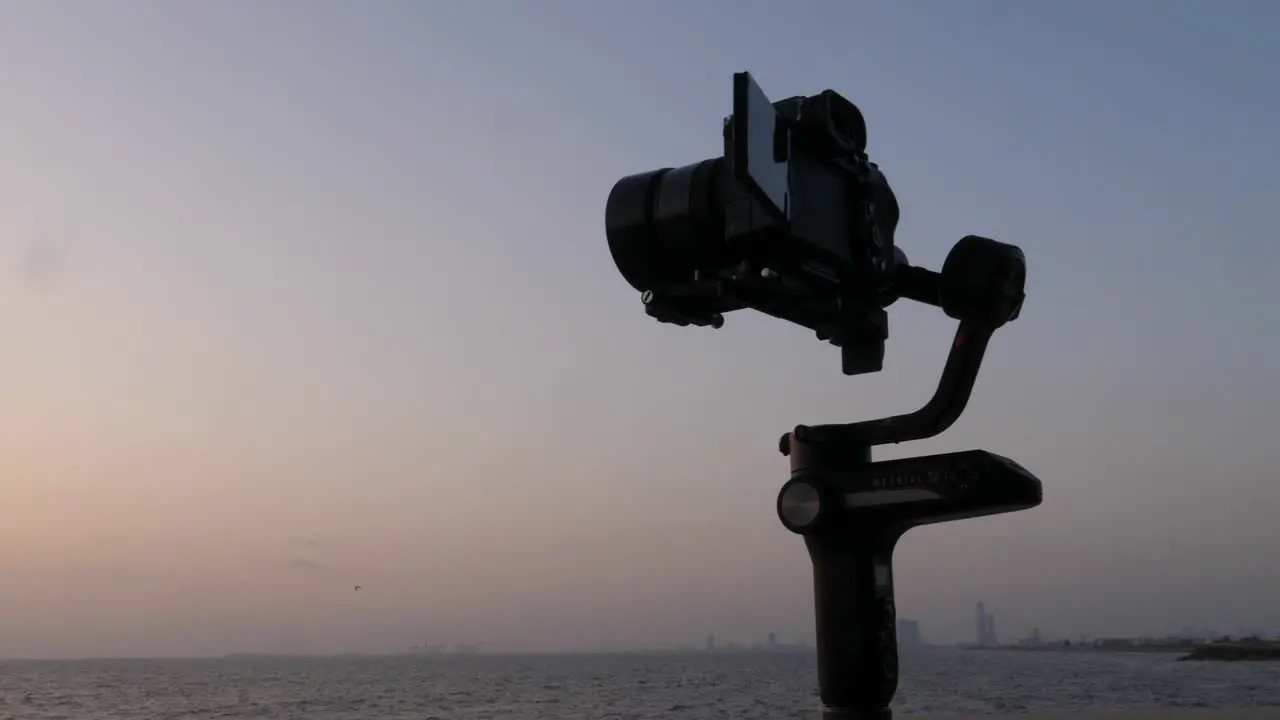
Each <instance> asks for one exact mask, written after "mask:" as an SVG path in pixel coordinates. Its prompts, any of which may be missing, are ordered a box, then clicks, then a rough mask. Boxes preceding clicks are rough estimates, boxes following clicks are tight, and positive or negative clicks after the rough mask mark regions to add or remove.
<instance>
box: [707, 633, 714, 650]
mask: <svg viewBox="0 0 1280 720" xmlns="http://www.w3.org/2000/svg"><path fill="white" fill-rule="evenodd" d="M715 649H716V634H715V633H707V652H711V651H712V650H715Z"/></svg>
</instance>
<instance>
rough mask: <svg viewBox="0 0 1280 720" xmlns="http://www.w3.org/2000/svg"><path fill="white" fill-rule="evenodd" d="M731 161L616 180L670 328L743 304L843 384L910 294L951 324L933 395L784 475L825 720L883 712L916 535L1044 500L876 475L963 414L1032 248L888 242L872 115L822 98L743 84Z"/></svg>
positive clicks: (622, 253) (913, 471)
mask: <svg viewBox="0 0 1280 720" xmlns="http://www.w3.org/2000/svg"><path fill="white" fill-rule="evenodd" d="M723 141H724V155H723V156H722V157H717V158H711V159H708V160H703V161H701V162H697V163H693V164H690V165H686V166H684V167H681V168H675V169H670V168H666V169H660V170H653V171H649V172H645V173H640V174H636V175H631V176H628V177H625V178H623V179H621V180H619V181H618V182H617V183H616V184H615V185H614V188H613V190H612V192H610V194H609V200H608V203H607V206H606V209H605V226H606V233H607V236H608V240H609V249H610V252H611V253H612V254H613V258H614V261H615V263H616V264H617V266H618V270H619V271H620V272H621V273H622V276H623V277H624V278H625V279H626V280H627V282H628V283H630V284H631V285H632V287H634V288H635V289H637V290H639V291H640V292H641V299H642V302H643V305H644V308H645V312H646V314H648V315H649V316H650V317H653V318H655V319H657V320H659V321H660V322H665V323H671V324H675V325H681V326H688V325H693V326H703V327H707V326H709V327H713V328H718V327H720V326H721V325H723V323H724V315H725V314H726V313H728V312H732V311H734V310H741V309H747V308H751V309H754V310H757V311H760V312H763V313H766V314H768V315H771V316H774V317H778V318H781V319H784V320H787V321H789V322H793V323H796V324H799V325H802V326H804V327H807V328H810V329H812V330H813V331H814V332H815V333H816V335H817V336H818V337H819V338H820V339H822V340H825V341H828V342H830V343H831V344H833V345H836V346H838V347H840V349H841V357H842V370H843V372H844V373H845V374H846V375H856V374H863V373H870V372H876V371H879V370H881V369H882V367H883V362H884V343H885V340H886V339H887V338H888V336H889V326H888V316H887V312H886V309H887V308H888V307H889V306H890V305H892V304H893V303H894V302H896V301H897V300H898V299H901V298H906V299H909V300H914V301H917V302H922V303H925V304H927V305H933V306H935V307H939V308H941V309H942V310H943V312H945V313H946V314H947V315H948V316H949V317H951V318H954V319H956V320H958V321H959V328H958V329H957V331H956V334H955V336H954V338H953V341H952V343H951V350H950V354H949V355H948V357H947V362H946V365H945V367H944V369H943V372H942V379H941V381H940V382H939V384H938V388H937V390H936V392H935V393H934V395H933V397H932V398H931V399H930V400H929V402H928V403H926V404H925V406H924V407H922V408H920V409H919V410H917V411H915V412H912V413H908V414H905V415H897V416H894V417H888V418H882V419H878V420H868V421H863V422H857V423H850V424H838V425H814V426H805V425H800V426H797V427H795V428H794V429H793V430H792V431H791V432H789V433H787V434H786V435H784V436H783V437H782V439H781V441H780V443H779V447H780V449H781V451H782V453H783V454H784V455H787V456H788V457H789V458H790V462H791V478H790V480H788V481H787V482H786V483H785V484H784V485H783V487H782V490H781V491H780V492H779V494H778V501H777V510H778V517H779V519H780V520H781V522H782V524H783V526H784V527H786V528H787V529H788V530H790V531H792V532H794V533H796V534H798V535H801V536H802V537H803V538H804V541H805V546H806V548H807V549H808V552H809V556H810V558H811V560H812V562H813V569H814V605H815V611H816V620H817V630H818V633H817V638H818V686H819V694H820V696H821V698H822V703H823V714H824V717H826V718H828V720H853V719H854V718H858V719H863V718H888V717H890V716H891V712H890V710H889V704H890V702H891V701H892V699H893V695H894V693H895V692H896V689H897V682H898V655H897V638H896V608H895V606H894V593H893V567H892V565H893V563H892V560H893V550H894V547H895V546H896V544H897V541H898V539H899V538H900V537H901V536H902V534H903V533H905V532H906V531H907V530H909V529H911V528H912V527H915V526H917V525H925V524H931V523H940V522H949V521H953V520H959V519H963V518H969V517H980V516H984V515H993V514H998V513H1006V512H1013V511H1017V510H1024V509H1027V508H1031V507H1035V506H1037V505H1039V504H1040V502H1041V499H1042V489H1041V483H1040V481H1039V480H1038V479H1037V478H1036V477H1035V476H1034V475H1032V474H1031V473H1030V472H1028V471H1027V470H1026V469H1024V468H1023V467H1022V466H1020V465H1018V464H1017V463H1016V462H1014V461H1012V460H1009V459H1008V458H1004V457H1001V456H999V455H995V454H993V453H989V452H986V451H983V450H971V451H967V452H959V453H949V454H944V455H932V456H927V457H916V458H909V459H903V460H892V461H886V462H872V461H871V448H872V447H873V446H875V445H884V444H888V443H900V442H907V441H910V440H919V439H923V438H928V437H932V436H935V435H937V434H939V433H941V432H942V431H944V430H946V429H947V428H948V427H950V426H951V424H952V423H954V422H955V421H956V419H957V418H958V417H959V416H960V413H961V412H962V411H963V410H964V407H965V405H966V403H967V402H968V399H969V395H970V393H971V391H972V390H973V385H974V382H975V380H976V379H977V374H978V369H979V367H980V365H981V363H982V358H983V355H984V353H985V352H986V348H987V344H988V342H989V341H990V339H991V336H992V334H993V333H994V332H995V331H996V330H997V329H999V328H1000V327H1002V326H1004V325H1005V324H1006V323H1008V322H1010V321H1012V320H1014V319H1016V318H1017V317H1018V315H1019V313H1020V311H1021V308H1022V302H1023V298H1024V287H1025V283H1026V259H1025V257H1024V256H1023V253H1022V251H1021V250H1020V249H1019V248H1018V247H1016V246H1014V245H1009V244H1006V243H1001V242H997V241H995V240H990V239H987V238H983V237H978V236H976V235H969V236H967V237H964V238H962V239H961V240H960V241H959V242H957V243H956V245H955V246H954V247H953V248H952V250H951V252H950V253H949V254H948V255H947V259H946V261H945V262H944V263H943V267H942V270H941V271H940V272H934V271H931V270H928V269H925V268H921V267H917V266H913V265H911V264H910V263H908V261H907V258H906V255H905V254H904V253H903V252H902V250H901V249H900V248H898V247H897V246H896V245H895V242H894V234H895V231H896V229H897V224H898V219H899V212H900V210H899V206H898V202H897V199H896V197H895V196H894V194H893V190H892V189H891V188H890V186H889V183H888V180H887V179H886V178H885V176H884V174H883V173H882V172H881V171H880V170H879V168H878V167H877V166H876V164H875V163H873V162H871V161H870V160H869V158H868V156H867V154H866V144H867V128H866V123H865V120H864V118H863V116H862V113H861V111H860V110H859V109H858V108H857V106H855V105H854V104H853V103H851V102H849V101H848V100H846V99H845V98H843V97H841V96H840V95H838V94H837V93H835V92H834V91H831V90H827V91H824V92H822V93H820V94H818V95H815V96H811V97H792V98H788V99H786V100H781V101H779V102H776V103H773V102H770V101H769V100H768V98H767V97H766V96H765V95H764V93H763V92H762V91H761V90H760V88H759V87H758V86H757V85H756V84H755V82H754V81H753V80H752V78H751V76H750V75H749V74H747V73H738V74H736V75H735V76H734V93H733V114H732V115H731V116H730V117H728V118H726V119H725V121H724V129H723Z"/></svg>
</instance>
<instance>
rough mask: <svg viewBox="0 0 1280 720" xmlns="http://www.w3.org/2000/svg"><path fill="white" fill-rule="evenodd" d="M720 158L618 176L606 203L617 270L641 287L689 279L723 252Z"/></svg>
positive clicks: (648, 287) (656, 286) (721, 160)
mask: <svg viewBox="0 0 1280 720" xmlns="http://www.w3.org/2000/svg"><path fill="white" fill-rule="evenodd" d="M723 173H724V161H723V159H721V158H715V159H712V160H704V161H702V162H699V163H694V164H692V165H685V166H684V167H679V168H675V169H671V168H663V169H660V170H652V171H649V172H645V173H640V174H637V175H630V176H628V177H624V178H622V179H621V180H619V181H618V182H617V183H616V184H614V186H613V190H611V191H610V192H609V200H608V202H607V203H606V205H605V233H606V235H607V237H608V239H609V252H610V253H611V254H612V255H613V261H614V263H615V264H616V265H617V266H618V271H619V272H620V273H622V277H623V278H625V279H626V281H627V282H628V283H630V284H631V286H632V287H634V288H635V289H637V290H640V291H645V290H653V289H655V288H661V287H663V286H666V285H671V284H675V283H680V282H684V281H687V280H689V279H691V278H692V277H693V274H694V271H696V270H698V269H700V268H706V267H714V266H715V265H716V263H717V262H718V261H719V259H720V258H721V257H722V256H723V254H724V207H723V190H722V189H721V188H722V177H721V176H722V175H723Z"/></svg>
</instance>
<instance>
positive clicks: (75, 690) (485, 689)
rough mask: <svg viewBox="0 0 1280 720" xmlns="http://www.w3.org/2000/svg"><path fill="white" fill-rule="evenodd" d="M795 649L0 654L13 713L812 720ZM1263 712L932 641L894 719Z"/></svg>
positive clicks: (1161, 666)
mask: <svg viewBox="0 0 1280 720" xmlns="http://www.w3.org/2000/svg"><path fill="white" fill-rule="evenodd" d="M817 703H818V700H817V694H816V690H815V679H814V659H813V658H812V656H810V655H805V654H799V653H797V654H791V653H758V654H753V653H742V654H727V653H726V654H685V655H679V654H601V655H525V656H515V655H512V656H502V655H493V656H489V655H479V656H469V657H466V656H459V657H450V656H437V657H433V656H399V657H369V658H316V659H292V658H269V657H263V658H236V659H230V658H228V659H210V660H85V661H73V662H37V661H14V662H4V663H0V718H3V719H4V720H54V719H55V718H56V719H58V720H162V719H163V720H213V719H214V718H217V719H218V720H258V719H260V718H261V719H265V718H272V719H292V718H297V719H298V720H467V719H470V718H507V719H509V720H534V719H542V718H547V719H551V718H556V719H557V720H577V719H581V720H586V719H588V718H590V719H593V720H624V719H625V720H649V719H651V718H652V719H654V720H657V719H658V718H661V719H662V720H706V719H708V718H735V719H744V718H745V719H754V718H759V719H762V720H763V719H764V718H768V719H769V720H781V719H783V718H796V719H799V718H817V717H818V714H817V711H816V710H817ZM1258 706H1269V707H1275V708H1276V717H1280V663H1263V662H1259V663H1188V662H1177V661H1176V656H1174V655H1163V654H1111V653H1084V652H1079V653H1054V652H1010V651H965V650H922V651H918V652H911V653H907V654H904V656H903V658H902V681H901V683H900V685H899V689H898V695H897V701H896V703H895V705H894V707H895V710H896V712H895V715H903V716H906V715H915V714H923V713H945V714H951V713H972V714H975V715H981V714H995V713H1001V714H1003V713H1035V712H1043V711H1049V710H1086V709H1090V710H1096V709H1107V710H1113V709H1136V708H1145V709H1153V708H1172V707H1203V708H1238V707H1258Z"/></svg>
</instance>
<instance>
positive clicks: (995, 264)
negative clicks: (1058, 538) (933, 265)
mask: <svg viewBox="0 0 1280 720" xmlns="http://www.w3.org/2000/svg"><path fill="white" fill-rule="evenodd" d="M909 273H910V279H909V280H907V284H909V285H910V288H909V289H908V288H904V292H903V295H905V296H909V297H911V298H912V299H915V300H919V301H921V302H925V303H928V304H931V305H936V306H940V307H942V308H943V310H945V311H946V313H947V314H948V315H949V316H951V317H954V318H958V319H959V320H960V327H959V329H958V330H957V331H956V334H955V339H954V341H953V342H952V344H951V351H950V354H949V355H948V356H947V362H946V366H945V368H944V369H943V372H942V380H941V381H940V382H939V384H938V389H937V390H936V391H935V392H934V395H933V397H932V398H931V399H930V400H929V402H928V403H927V404H926V405H925V406H924V407H923V408H921V409H919V410H917V411H916V412H913V413H909V414H906V415H898V416H894V417H889V418H884V419H881V420H870V421H865V422H858V423H852V424H848V425H818V426H804V425H801V426H798V427H796V428H795V429H794V430H793V431H792V432H790V433H788V434H787V435H784V436H783V437H782V440H781V443H780V449H781V451H782V454H784V455H788V456H790V460H791V479H790V480H788V481H787V482H786V484H784V485H783V486H782V490H781V492H780V493H779V494H778V517H779V518H780V519H781V520H782V524H783V526H785V527H786V528H787V529H788V530H791V531H792V532H795V533H797V534H799V535H801V536H803V537H804V541H805V546H806V547H807V548H808V551H809V557H810V559H811V560H812V561H813V591H814V605H815V613H816V620H817V641H818V688H819V695H820V696H821V698H822V704H823V716H824V718H826V719H827V720H867V719H870V718H876V719H881V718H886V719H887V718H890V717H892V713H891V711H890V710H889V704H890V702H891V701H892V700H893V696H894V693H895V691H896V690H897V685H898V648H897V628H896V608H895V606H894V592H893V551H894V547H895V545H896V544H897V542H898V539H899V538H900V537H902V535H903V533H905V532H906V531H907V530H909V529H911V528H913V527H916V526H917V525H926V524H932V523H939V522H948V521H952V520H960V519H963V518H969V517H979V516H984V515H995V514H999V513H1006V512H1013V511H1017V510H1025V509H1027V508H1031V507H1035V506H1036V505H1039V504H1040V501H1041V497H1042V495H1041V485H1040V481H1039V480H1038V479H1037V478H1036V477H1035V476H1033V475H1032V474H1031V473H1029V472H1027V471H1026V470H1025V469H1024V468H1023V467H1022V466H1020V465H1018V464H1017V463H1015V462H1014V461H1012V460H1009V459H1008V458H1004V457H1001V456H999V455H995V454H993V453H989V452H986V451H984V450H971V451H967V452H958V453H948V454H944V455H931V456H926V457H916V458H909V459H902V460H889V461H884V462H871V447H872V446H875V445H885V444H889V443H900V442H907V441H910V440H920V439H924V438H928V437H933V436H935V435H938V434H939V433H941V432H943V431H944V430H946V429H947V428H948V427H950V426H951V424H952V423H954V422H955V421H956V419H957V418H958V417H959V416H960V413H961V412H963V410H964V408H965V405H966V404H967V402H968V400H969V394H970V392H971V391H972V390H973V385H974V381H975V380H976V379H977V375H978V368H979V366H980V365H981V363H982V357H983V354H984V353H985V351H986V347H987V342H988V341H989V340H990V339H991V335H992V334H993V333H994V332H995V330H996V329H998V328H999V327H1000V326H1001V325H1003V324H1005V322H1008V321H1009V320H1012V319H1014V318H1015V317H1017V314H1018V311H1019V309H1020V307H1021V303H1022V294H1023V293H1022V289H1023V288H1022V286H1023V280H1024V278H1025V261H1024V260H1023V257H1022V252H1021V251H1020V250H1019V249H1018V248H1016V247H1014V246H1012V245H1005V244H1003V243H997V242H995V241H993V240H987V239H985V238H979V237H976V236H969V237H966V238H964V239H962V240H961V241H960V242H959V243H957V244H956V246H955V247H954V248H953V249H952V251H951V253H950V255H948V257H947V261H946V263H945V264H944V266H943V269H942V272H941V274H939V273H934V272H931V271H928V270H924V269H921V268H914V267H913V268H910V269H909ZM904 280H906V278H904Z"/></svg>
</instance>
